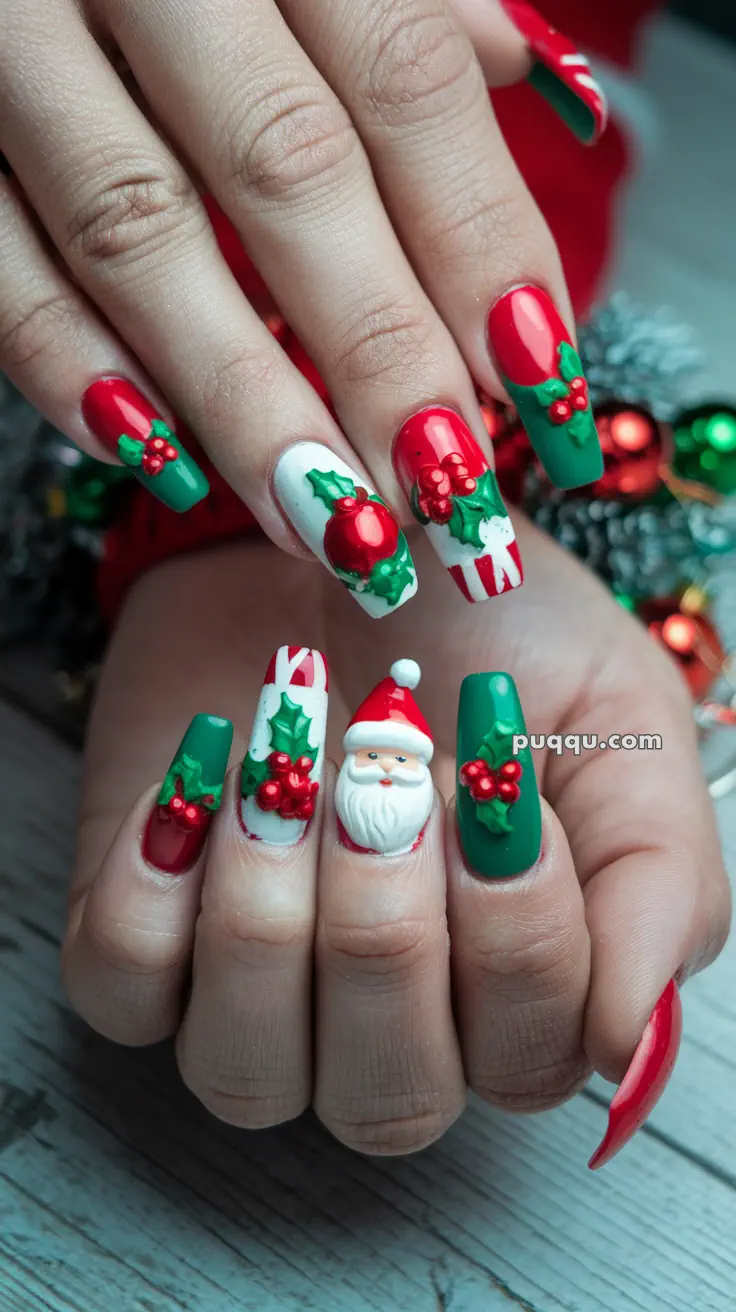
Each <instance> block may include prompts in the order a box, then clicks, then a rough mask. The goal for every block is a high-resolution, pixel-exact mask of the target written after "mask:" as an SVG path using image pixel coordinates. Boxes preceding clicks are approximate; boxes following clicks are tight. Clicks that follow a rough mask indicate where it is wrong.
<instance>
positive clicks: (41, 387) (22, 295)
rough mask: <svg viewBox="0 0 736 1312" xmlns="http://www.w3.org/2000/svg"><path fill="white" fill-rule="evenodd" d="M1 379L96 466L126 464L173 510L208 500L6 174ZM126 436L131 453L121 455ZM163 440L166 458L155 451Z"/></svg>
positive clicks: (118, 346) (0, 248) (2, 181)
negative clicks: (153, 444)
mask: <svg viewBox="0 0 736 1312" xmlns="http://www.w3.org/2000/svg"><path fill="white" fill-rule="evenodd" d="M0 370H2V371H3V372H4V373H6V374H7V375H8V377H9V378H10V379H11V381H12V382H13V383H15V385H16V387H18V389H19V390H20V391H21V392H22V393H23V395H24V396H26V397H27V398H28V400H29V401H30V402H31V403H32V404H33V405H35V406H36V408H37V409H38V410H40V411H41V413H42V414H44V415H45V416H46V418H47V419H48V420H49V421H50V422H51V423H52V424H55V426H56V427H57V428H59V429H60V430H61V432H62V433H65V434H66V436H67V437H69V438H70V439H71V440H72V441H73V442H75V443H76V444H77V446H79V447H80V448H81V449H82V450H83V451H86V452H87V453H88V454H89V455H92V456H94V457H95V458H96V459H98V460H109V458H110V456H111V455H113V456H116V455H117V456H119V457H120V458H121V459H122V460H123V461H124V462H125V463H127V464H130V465H132V466H133V468H134V471H135V473H136V474H137V476H138V477H139V478H140V480H141V482H143V483H145V484H146V485H147V486H148V487H149V489H150V490H151V491H152V492H153V493H154V494H155V495H157V496H158V497H159V499H160V500H161V501H164V502H165V503H166V504H167V505H170V506H171V507H172V508H173V509H175V510H188V509H189V507H190V506H193V505H194V504H195V503H196V502H197V501H200V500H201V499H202V497H204V496H206V495H207V492H208V490H209V487H208V483H207V480H206V478H205V476H204V474H203V473H202V471H201V470H200V469H199V467H198V466H197V465H196V463H195V461H194V460H193V459H192V458H191V456H190V455H189V454H188V453H187V452H186V451H185V450H184V449H183V448H182V447H181V445H180V442H179V439H178V437H177V436H176V434H175V433H174V432H173V431H172V430H171V429H170V428H169V426H168V424H166V422H165V420H164V419H163V418H162V415H161V413H160V411H159V409H157V408H156V406H155V405H152V404H151V400H150V399H148V398H155V397H156V389H155V388H154V387H153V385H152V384H151V381H150V379H149V378H148V377H147V376H146V374H145V372H144V371H143V370H142V369H141V366H140V365H139V364H138V363H137V361H136V360H135V358H134V357H133V356H132V355H131V354H130V352H129V351H127V350H126V348H125V346H124V345H123V343H122V342H121V341H120V340H119V338H118V337H117V336H116V335H115V333H114V332H112V330H111V329H110V328H109V326H108V325H107V324H106V323H105V321H104V320H103V319H101V318H100V316H99V314H98V313H97V311H96V310H95V309H94V307H93V306H92V305H91V304H90V302H89V301H88V300H87V299H86V297H85V296H84V295H83V293H82V292H80V290H79V289H78V288H77V287H76V286H75V285H74V284H73V283H72V282H71V281H70V279H69V278H68V277H67V276H66V274H65V273H64V271H63V270H62V269H61V268H59V267H58V266H57V265H56V264H55V263H54V261H53V259H52V258H51V256H50V255H49V253H48V251H47V249H46V247H45V246H44V243H43V240H42V238H41V235H40V233H39V232H38V229H37V227H36V223H35V219H34V217H33V216H32V215H31V214H30V213H29V211H28V210H27V209H26V206H25V205H24V203H23V201H22V200H21V198H20V196H19V195H18V192H17V190H16V189H15V187H14V185H13V183H12V181H11V180H10V179H8V178H6V177H4V176H2V174H0ZM156 421H158V424H156V427H154V424H155V423H156ZM159 424H160V425H161V427H160V428H159V426H158V425H159ZM123 433H127V435H128V437H129V439H130V441H129V443H128V445H127V446H120V445H119V438H120V437H121V435H122V434H123ZM157 435H158V436H160V437H161V438H162V440H161V443H160V445H161V446H162V449H163V455H162V456H161V457H159V453H158V452H157V451H154V450H153V448H150V449H149V447H148V441H149V439H151V438H153V439H155V438H156V436H157ZM159 459H160V463H159Z"/></svg>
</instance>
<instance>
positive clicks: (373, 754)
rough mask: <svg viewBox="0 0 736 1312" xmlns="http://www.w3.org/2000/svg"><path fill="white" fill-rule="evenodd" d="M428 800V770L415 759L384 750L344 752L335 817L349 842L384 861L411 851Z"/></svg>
mask: <svg viewBox="0 0 736 1312" xmlns="http://www.w3.org/2000/svg"><path fill="white" fill-rule="evenodd" d="M433 800H434V786H433V784H432V776H431V774H430V772H429V767H428V766H427V765H425V764H424V762H423V761H422V760H421V759H420V758H419V757H418V756H414V755H412V754H411V753H409V752H395V751H393V750H389V749H387V748H385V747H364V748H361V750H360V751H359V752H349V753H348V755H347V756H346V758H345V760H344V762H343V765H342V769H341V770H340V774H339V776H338V780H337V789H336V792H335V805H336V807H337V813H338V815H339V817H340V819H341V821H342V823H343V825H344V826H345V829H346V830H347V832H348V834H349V835H350V837H351V838H352V840H353V842H354V843H357V845H358V847H367V848H370V849H371V850H372V851H374V852H380V853H381V854H382V855H384V856H393V855H396V854H398V853H400V852H408V851H410V850H411V848H412V847H413V845H414V843H415V842H416V840H417V838H418V837H419V835H420V833H421V832H422V830H423V828H424V826H425V825H426V823H427V820H428V819H429V814H430V812H431V810H432V802H433Z"/></svg>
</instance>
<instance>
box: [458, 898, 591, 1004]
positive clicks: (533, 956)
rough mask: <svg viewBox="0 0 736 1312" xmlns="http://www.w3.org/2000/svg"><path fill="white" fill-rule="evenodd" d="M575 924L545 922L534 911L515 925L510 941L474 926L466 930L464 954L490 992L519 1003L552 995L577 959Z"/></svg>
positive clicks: (483, 985) (481, 984) (486, 990)
mask: <svg viewBox="0 0 736 1312" xmlns="http://www.w3.org/2000/svg"><path fill="white" fill-rule="evenodd" d="M575 954H576V936H575V929H574V927H573V926H572V925H570V924H565V923H564V922H563V921H561V920H560V919H559V918H558V917H557V916H554V915H552V916H550V918H549V922H548V923H547V924H546V925H545V924H544V922H543V921H542V919H541V918H540V920H538V921H535V919H534V915H533V913H532V914H530V916H529V919H528V922H527V923H526V924H525V923H524V922H523V921H521V920H520V921H519V922H518V923H517V925H516V926H515V933H514V936H513V942H499V941H497V940H494V937H493V936H490V937H489V936H488V935H487V934H484V933H483V931H482V929H481V928H479V929H478V932H477V934H476V935H473V934H472V933H468V934H467V938H466V942H465V945H464V949H463V955H464V958H465V961H466V962H467V965H468V968H469V969H470V970H472V971H473V973H474V975H475V976H476V981H477V983H478V984H479V986H480V987H481V988H482V989H483V990H484V991H485V992H487V993H488V994H489V995H491V996H493V997H495V998H498V997H501V998H505V999H508V1000H513V1001H521V1002H523V1001H524V1000H525V999H532V1000H534V1001H539V1000H541V999H543V998H545V997H547V998H549V997H553V998H554V997H556V996H558V995H559V994H560V993H561V992H562V991H563V990H564V986H565V983H566V981H567V978H568V974H569V972H570V970H571V967H572V965H573V963H574V962H575V960H576V955H575Z"/></svg>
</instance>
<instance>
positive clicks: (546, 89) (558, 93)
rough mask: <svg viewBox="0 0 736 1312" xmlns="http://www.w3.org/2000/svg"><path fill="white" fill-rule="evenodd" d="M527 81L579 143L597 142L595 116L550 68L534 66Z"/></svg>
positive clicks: (540, 65)
mask: <svg viewBox="0 0 736 1312" xmlns="http://www.w3.org/2000/svg"><path fill="white" fill-rule="evenodd" d="M527 81H529V82H530V83H531V85H532V86H533V87H535V88H536V90H537V91H538V92H539V94H540V95H541V96H544V99H545V100H546V101H547V103H548V104H549V105H551V106H552V108H553V109H554V110H555V111H556V112H557V113H558V114H559V116H560V118H561V119H562V121H563V123H566V124H567V126H568V127H569V129H570V131H571V132H573V133H574V134H575V136H576V137H577V138H578V140H579V141H582V142H584V143H585V144H586V145H589V144H590V143H591V142H593V141H595V138H596V136H597V133H598V123H597V121H596V116H595V114H593V113H592V111H591V110H590V109H589V108H588V106H587V105H586V104H585V102H584V101H583V100H581V99H580V96H579V95H577V94H576V93H575V92H574V91H572V90H571V89H570V87H567V86H565V83H564V82H563V81H562V80H561V79H560V78H559V77H557V76H556V74H555V73H553V72H552V70H551V69H550V68H546V67H545V65H544V64H540V63H537V64H534V65H533V67H532V71H531V73H530V74H529V77H528V79H527Z"/></svg>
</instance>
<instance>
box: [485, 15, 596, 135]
mask: <svg viewBox="0 0 736 1312" xmlns="http://www.w3.org/2000/svg"><path fill="white" fill-rule="evenodd" d="M501 3H502V5H503V7H504V9H505V11H506V13H507V14H508V16H509V18H510V19H511V22H512V23H513V24H514V26H515V27H517V28H518V29H519V31H520V32H521V35H522V36H523V37H524V40H525V41H526V42H527V44H528V46H529V49H530V50H531V52H532V54H533V56H534V59H535V63H534V65H533V67H532V71H531V73H530V74H529V81H530V82H531V84H532V86H533V87H535V88H536V90H537V91H538V92H539V93H540V95H542V96H544V99H545V100H546V101H548V102H549V104H550V105H551V106H552V108H553V109H554V110H556V112H557V113H558V114H559V116H560V118H561V119H562V120H563V121H564V122H565V123H566V124H567V126H568V127H569V128H570V130H571V131H572V132H574V133H575V136H576V137H578V138H579V140H580V141H583V142H584V143H585V144H586V145H589V146H592V145H595V143H596V141H598V139H599V137H600V136H601V133H602V132H603V131H604V130H605V127H606V123H607V121H608V107H607V105H606V97H605V95H604V93H603V90H602V89H601V87H600V86H599V84H598V82H596V80H595V78H594V77H593V75H592V73H591V71H590V65H589V63H588V61H587V59H586V58H585V55H581V54H580V51H579V50H578V49H577V48H576V46H575V43H574V42H573V41H570V39H569V38H568V37H566V36H563V35H562V33H561V32H558V31H557V30H556V28H554V27H552V25H551V24H550V23H548V22H547V19H546V18H543V17H542V15H541V14H540V13H539V11H538V10H537V9H535V8H534V7H533V6H532V5H530V4H527V3H526V0H501Z"/></svg>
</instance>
